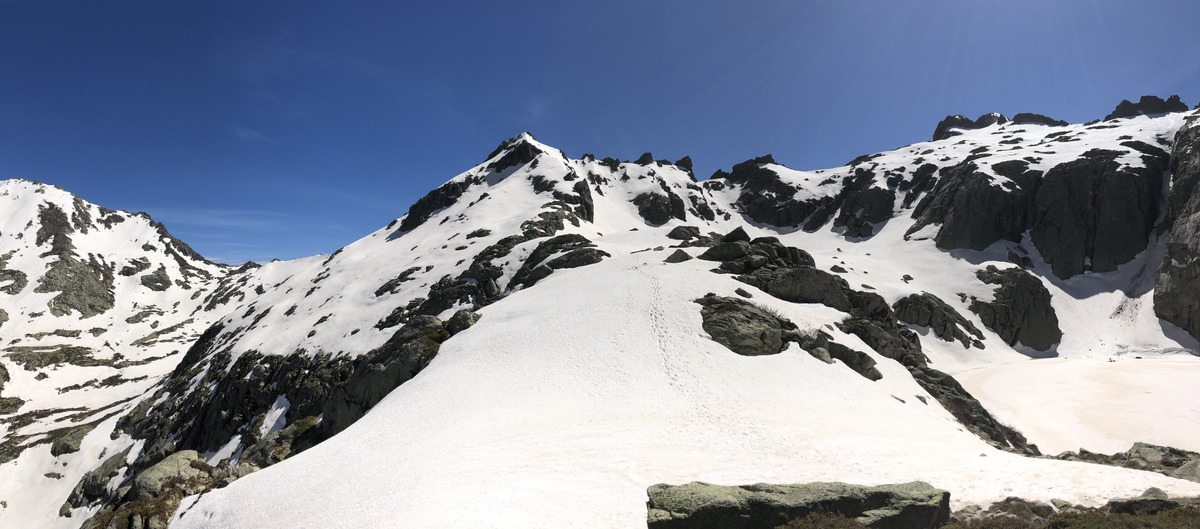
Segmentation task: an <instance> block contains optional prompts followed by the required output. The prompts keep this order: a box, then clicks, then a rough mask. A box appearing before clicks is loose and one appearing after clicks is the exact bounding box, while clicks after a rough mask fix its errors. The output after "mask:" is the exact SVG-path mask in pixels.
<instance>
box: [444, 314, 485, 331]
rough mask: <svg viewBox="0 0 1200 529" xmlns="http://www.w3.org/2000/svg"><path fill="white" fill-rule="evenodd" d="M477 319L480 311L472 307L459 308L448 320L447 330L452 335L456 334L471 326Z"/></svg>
mask: <svg viewBox="0 0 1200 529" xmlns="http://www.w3.org/2000/svg"><path fill="white" fill-rule="evenodd" d="M477 321H479V314H478V313H476V312H475V311H473V310H471V309H459V310H458V312H455V313H454V315H453V316H451V317H450V319H449V320H446V332H448V333H450V336H454V335H456V334H458V333H460V332H463V331H465V330H467V329H469V328H471V326H472V325H475V322H477Z"/></svg>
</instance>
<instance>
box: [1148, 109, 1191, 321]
mask: <svg viewBox="0 0 1200 529" xmlns="http://www.w3.org/2000/svg"><path fill="white" fill-rule="evenodd" d="M1197 184H1200V117H1196V116H1193V117H1191V118H1189V119H1188V120H1187V122H1186V123H1185V124H1184V126H1183V127H1182V128H1180V129H1179V132H1178V133H1176V135H1175V144H1174V146H1173V147H1172V151H1171V192H1170V195H1169V196H1168V209H1167V218H1166V220H1165V221H1164V222H1163V224H1162V227H1161V228H1160V229H1161V230H1165V231H1166V233H1165V235H1163V237H1164V238H1165V239H1166V252H1165V254H1164V255H1163V260H1162V264H1161V265H1159V267H1158V272H1157V273H1156V274H1155V276H1154V312H1155V314H1157V315H1158V317H1160V318H1162V319H1164V320H1166V321H1169V322H1171V323H1173V324H1175V325H1178V326H1179V327H1180V328H1182V329H1183V330H1185V331H1187V332H1188V333H1189V334H1191V335H1192V336H1193V337H1196V338H1200V186H1197Z"/></svg>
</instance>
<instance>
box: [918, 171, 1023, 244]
mask: <svg viewBox="0 0 1200 529" xmlns="http://www.w3.org/2000/svg"><path fill="white" fill-rule="evenodd" d="M1006 164H1007V165H1006ZM1027 167H1028V164H1026V163H1024V162H1020V161H1014V162H1005V163H1001V164H996V166H994V168H995V170H996V171H997V172H998V173H1003V176H1006V177H1008V178H1009V179H1010V180H1009V182H1008V184H1009V185H1008V186H1007V187H1003V186H998V185H993V183H992V177H991V176H989V175H986V174H983V173H980V172H978V168H977V166H976V165H975V164H974V163H972V162H964V163H960V164H958V165H955V166H953V167H949V168H946V169H943V170H942V171H941V178H940V179H939V180H938V182H937V184H936V185H934V187H933V190H932V191H930V192H929V194H928V195H926V196H925V198H923V199H921V201H920V202H919V203H918V204H917V207H916V208H914V209H913V215H912V216H913V218H914V219H916V222H914V223H913V226H912V228H910V229H909V230H908V233H907V234H906V235H905V236H906V237H907V236H910V235H912V234H913V233H916V232H917V231H918V230H921V229H922V228H924V227H926V226H929V225H931V224H941V228H939V229H938V232H937V235H936V236H934V241H935V242H936V243H937V246H938V248H942V249H944V250H955V249H964V248H965V249H970V250H982V249H984V248H987V247H988V246H990V245H991V244H992V243H994V242H996V241H999V240H1001V239H1006V240H1010V241H1020V240H1021V235H1022V233H1023V232H1024V231H1025V229H1026V227H1027V226H1028V224H1029V215H1030V213H1029V212H1030V210H1031V208H1032V205H1033V197H1034V195H1035V193H1036V192H1037V187H1038V184H1039V183H1040V180H1039V176H1040V173H1039V172H1037V171H1027V170H1025V169H1026V168H1027Z"/></svg>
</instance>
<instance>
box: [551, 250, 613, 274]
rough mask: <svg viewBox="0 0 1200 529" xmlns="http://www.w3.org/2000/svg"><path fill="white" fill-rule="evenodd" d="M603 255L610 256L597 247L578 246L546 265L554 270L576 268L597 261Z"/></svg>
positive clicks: (602, 257) (603, 256) (601, 258)
mask: <svg viewBox="0 0 1200 529" xmlns="http://www.w3.org/2000/svg"><path fill="white" fill-rule="evenodd" d="M605 257H611V255H609V253H608V252H606V251H603V250H600V249H597V248H578V249H575V250H571V251H569V252H567V253H565V254H563V255H560V256H558V257H555V258H554V259H551V260H550V261H549V262H547V263H546V265H547V266H549V267H550V268H551V269H554V270H562V269H564V268H578V267H581V266H587V265H590V264H596V263H599V262H600V261H601V260H603V259H604V258H605Z"/></svg>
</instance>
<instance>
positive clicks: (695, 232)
mask: <svg viewBox="0 0 1200 529" xmlns="http://www.w3.org/2000/svg"><path fill="white" fill-rule="evenodd" d="M699 236H700V228H697V227H695V226H675V227H674V228H672V229H671V231H670V232H668V233H667V238H668V239H675V240H677V241H690V240H692V239H695V238H697V237H699Z"/></svg>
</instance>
